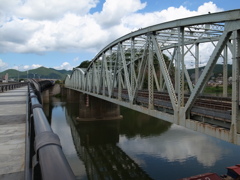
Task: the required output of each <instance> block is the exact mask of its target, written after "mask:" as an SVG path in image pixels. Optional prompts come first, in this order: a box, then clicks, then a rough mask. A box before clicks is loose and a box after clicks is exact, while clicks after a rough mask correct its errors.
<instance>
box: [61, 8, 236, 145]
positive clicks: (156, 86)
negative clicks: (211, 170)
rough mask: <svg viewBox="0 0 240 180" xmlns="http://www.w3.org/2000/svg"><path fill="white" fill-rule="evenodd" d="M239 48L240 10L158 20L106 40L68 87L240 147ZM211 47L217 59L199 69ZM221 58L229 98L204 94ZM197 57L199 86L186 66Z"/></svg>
mask: <svg viewBox="0 0 240 180" xmlns="http://www.w3.org/2000/svg"><path fill="white" fill-rule="evenodd" d="M239 46H240V10H239V9H238V10H232V11H226V12H220V13H212V14H206V15H201V16H195V17H190V18H185V19H180V20H175V21H171V22H166V23H162V24H157V25H154V26H149V27H147V28H143V29H140V30H138V31H135V32H132V33H130V34H127V35H125V36H123V37H121V38H119V39H117V40H115V41H113V42H112V43H110V44H109V45H107V46H106V47H105V48H103V49H102V50H101V51H100V52H99V53H98V54H97V55H96V56H95V57H94V58H93V60H92V62H91V64H90V65H89V67H88V68H87V70H86V71H83V70H81V69H79V68H75V69H74V71H73V73H72V74H71V75H70V76H67V77H66V79H65V87H67V88H70V89H73V90H76V91H79V92H82V93H86V94H88V95H91V96H95V97H98V98H100V99H104V100H106V101H110V102H113V103H116V104H119V105H121V106H125V107H128V108H131V109H133V110H136V111H140V112H143V113H145V114H148V115H150V116H154V117H157V118H159V119H163V120H165V121H168V122H171V123H175V124H178V125H180V126H184V127H186V128H189V129H192V130H195V131H199V132H202V133H205V134H209V135H211V136H214V137H217V138H220V139H222V140H225V141H229V142H232V143H235V144H238V145H240V135H239V133H240V111H239V93H240V92H239V73H240V72H239V71H240V65H239V63H240V62H239V61H240V59H239V58H240V47H239ZM204 48H205V50H204ZM206 51H208V52H209V53H210V57H209V59H208V60H207V64H206V66H205V68H204V69H203V71H202V72H201V73H200V72H199V66H200V64H201V61H203V60H206V59H203V57H204V55H205V54H206V53H207V52H206ZM165 55H167V56H168V57H169V59H168V58H166V56H165ZM229 59H231V62H228V61H229ZM219 60H221V62H222V63H223V71H222V74H223V92H222V97H210V96H204V95H203V93H202V92H203V90H204V88H205V86H206V84H207V82H208V80H209V78H210V77H211V74H212V71H213V68H214V66H215V65H216V64H217V62H218V61H219ZM190 61H194V65H195V80H194V84H193V83H192V81H191V78H190V75H189V73H188V71H187V68H186V65H187V64H188V63H189V62H190ZM228 63H232V89H231V97H227V93H228V89H227V88H228V72H227V64H228Z"/></svg>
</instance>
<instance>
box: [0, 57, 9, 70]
mask: <svg viewBox="0 0 240 180" xmlns="http://www.w3.org/2000/svg"><path fill="white" fill-rule="evenodd" d="M7 67H8V64H7V63H6V62H4V61H3V60H2V59H0V71H4V70H6V69H7Z"/></svg>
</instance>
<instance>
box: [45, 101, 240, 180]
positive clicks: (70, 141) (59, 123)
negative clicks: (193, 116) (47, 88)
mask: <svg viewBox="0 0 240 180" xmlns="http://www.w3.org/2000/svg"><path fill="white" fill-rule="evenodd" d="M78 108H79V107H78V105H76V104H75V103H66V102H65V100H61V99H59V98H52V101H51V103H50V108H49V110H47V112H46V113H47V114H48V115H49V117H48V118H49V120H50V123H51V126H52V129H53V131H54V132H55V133H56V134H58V135H59V137H60V140H61V144H62V148H63V151H64V153H65V155H66V157H67V159H68V161H69V164H70V166H71V167H72V169H73V172H74V174H75V175H76V177H77V179H81V180H87V179H114V180H115V179H124V180H127V179H136V180H138V179H156V180H172V179H173V180H174V179H180V178H184V177H189V176H193V175H197V174H202V173H206V172H215V173H217V174H219V175H222V174H226V172H227V170H226V167H228V166H233V165H235V164H240V153H239V152H240V146H236V145H233V144H231V143H228V142H224V141H222V140H219V139H216V138H213V137H211V136H207V135H204V134H200V133H198V132H194V131H191V130H188V129H186V128H183V127H180V126H177V125H174V124H171V123H168V122H165V121H162V120H159V119H156V118H153V117H150V116H147V115H144V114H141V113H139V112H135V111H132V110H130V109H127V108H124V107H121V108H120V109H121V115H122V116H123V119H121V120H118V121H116V120H115V121H110V120H108V121H103V122H85V123H78V122H77V121H76V117H77V116H78Z"/></svg>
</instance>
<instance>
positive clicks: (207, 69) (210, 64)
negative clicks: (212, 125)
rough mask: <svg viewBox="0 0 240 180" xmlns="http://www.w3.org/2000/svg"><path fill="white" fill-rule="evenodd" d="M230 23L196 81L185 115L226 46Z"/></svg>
mask: <svg viewBox="0 0 240 180" xmlns="http://www.w3.org/2000/svg"><path fill="white" fill-rule="evenodd" d="M232 23H234V22H228V23H226V26H225V31H224V32H223V34H222V36H221V37H220V39H219V41H218V43H217V45H216V47H215V49H214V51H213V52H212V55H211V56H210V59H209V61H208V63H207V65H206V66H205V68H204V70H203V72H202V74H201V76H200V78H199V79H198V82H197V84H196V86H195V87H194V89H193V91H192V93H191V95H190V97H189V99H188V101H187V103H186V105H185V107H184V111H185V113H186V112H188V111H189V110H190V109H191V108H192V106H193V104H194V102H195V101H196V99H197V96H198V94H199V93H200V91H201V90H202V88H203V86H204V85H205V83H206V82H207V80H208V77H209V75H210V74H211V72H212V70H213V68H214V66H215V64H216V63H217V60H218V58H219V56H220V54H221V53H222V51H223V49H224V47H225V45H226V44H227V42H228V40H229V38H230V36H231V34H232V31H231V30H232V27H231V26H232Z"/></svg>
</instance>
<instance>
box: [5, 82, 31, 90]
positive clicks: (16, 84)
mask: <svg viewBox="0 0 240 180" xmlns="http://www.w3.org/2000/svg"><path fill="white" fill-rule="evenodd" d="M26 84H27V83H25V82H24V83H8V84H0V92H4V91H8V90H11V89H15V88H19V87H22V86H26Z"/></svg>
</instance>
